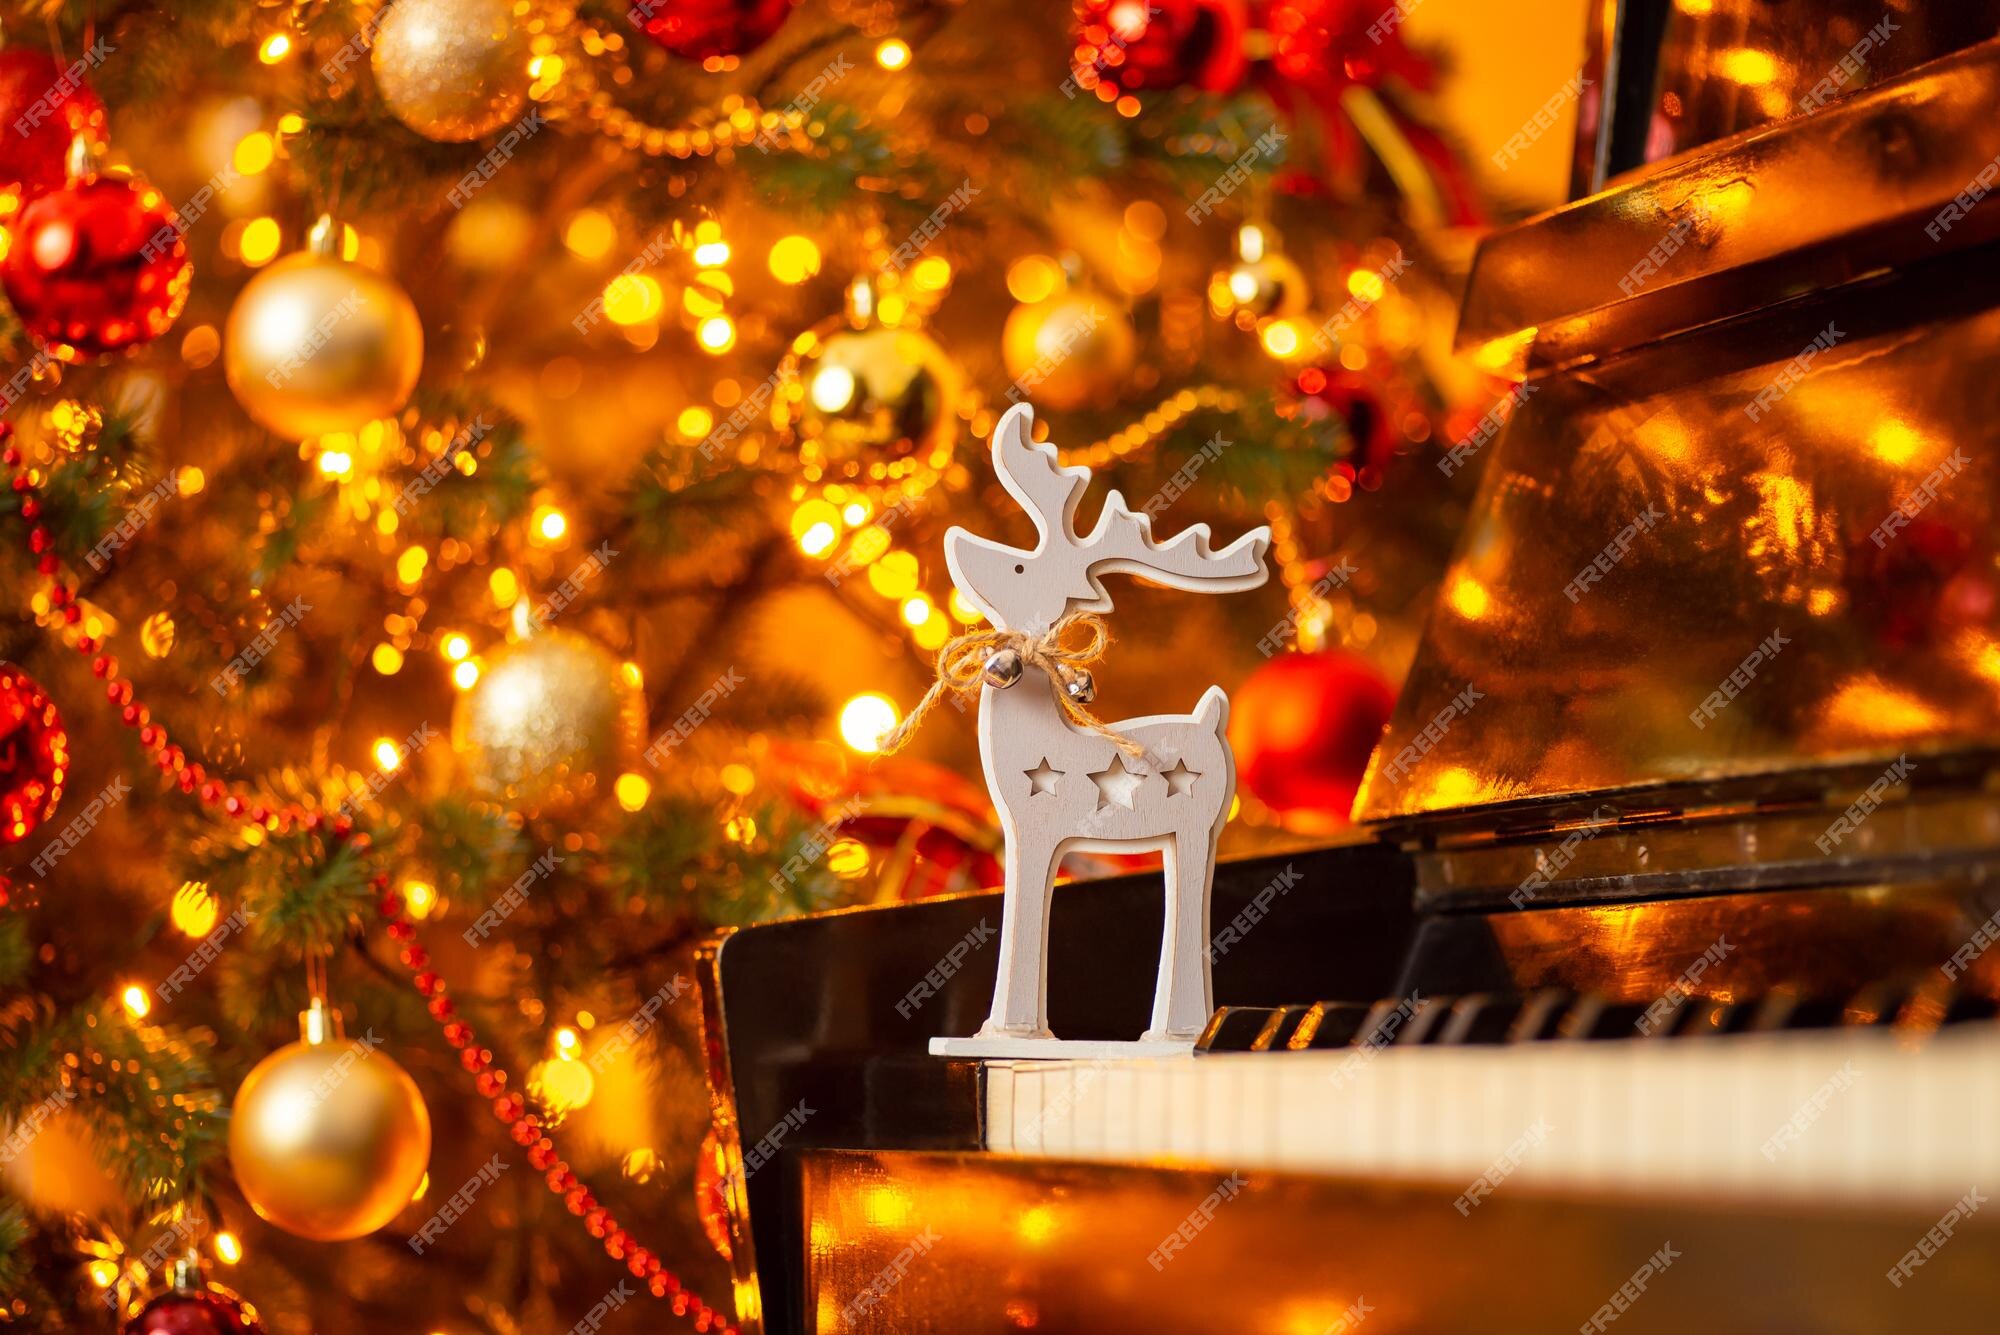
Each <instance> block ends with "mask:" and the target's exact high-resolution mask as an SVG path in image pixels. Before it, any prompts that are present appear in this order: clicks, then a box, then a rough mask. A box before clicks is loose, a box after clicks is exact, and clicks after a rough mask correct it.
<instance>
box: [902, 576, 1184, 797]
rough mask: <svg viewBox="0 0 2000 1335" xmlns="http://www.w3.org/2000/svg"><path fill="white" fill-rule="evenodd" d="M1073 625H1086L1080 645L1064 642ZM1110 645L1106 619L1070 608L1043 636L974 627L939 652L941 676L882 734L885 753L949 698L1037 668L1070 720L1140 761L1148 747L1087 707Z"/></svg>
mask: <svg viewBox="0 0 2000 1335" xmlns="http://www.w3.org/2000/svg"><path fill="white" fill-rule="evenodd" d="M1072 626H1076V627H1081V628H1082V629H1083V630H1085V631H1087V632H1088V633H1089V635H1090V638H1089V639H1088V640H1086V641H1084V642H1083V643H1082V644H1079V645H1065V644H1064V643H1063V642H1062V640H1063V636H1064V635H1065V634H1066V633H1067V632H1068V631H1069V629H1070V628H1071V627H1072ZM1110 647H1111V632H1110V631H1108V630H1106V629H1105V628H1104V622H1103V620H1102V619H1101V618H1099V617H1097V616H1094V615H1093V614H1091V613H1089V612H1067V613H1065V614H1064V615H1063V616H1062V617H1061V619H1059V620H1058V621H1057V622H1056V623H1055V624H1054V625H1053V626H1050V627H1049V628H1048V629H1047V630H1045V631H1043V632H1042V633H1041V634H1039V635H1030V634H1028V633H1027V632H1026V631H1019V630H975V631H969V632H967V633H966V634H964V635H960V636H958V637H957V638H955V639H954V640H952V641H951V643H949V644H947V645H945V647H944V648H942V649H940V650H938V656H937V680H936V681H934V682H932V683H931V688H930V689H929V690H928V691H925V692H924V698H923V699H921V700H919V701H917V707H916V708H915V709H912V710H911V711H910V715H909V717H908V718H906V719H904V720H903V721H902V722H901V723H898V724H897V725H896V726H895V727H894V728H892V729H891V730H890V731H889V732H888V733H887V734H885V735H884V736H883V738H882V741H881V754H883V755H888V754H890V753H891V752H893V751H897V750H900V749H901V748H902V746H903V744H904V743H906V742H908V741H909V740H910V738H911V737H912V736H914V735H915V733H916V731H917V726H918V725H919V724H921V723H922V722H923V721H924V716H925V715H926V714H928V713H930V712H931V710H932V709H934V708H936V707H937V705H938V702H939V701H941V700H943V699H944V698H945V696H947V695H955V696H957V697H958V698H959V699H961V700H972V699H974V698H975V697H977V696H978V694H979V690H980V688H981V687H982V686H985V685H989V684H990V685H993V686H995V687H1000V688H1005V687H1008V686H1012V685H1013V684H1014V683H1015V682H1017V681H1019V680H1020V679H1021V673H1022V669H1023V668H1024V667H1036V668H1040V669H1041V670H1042V672H1043V674H1044V675H1045V676H1046V677H1047V678H1048V683H1049V695H1050V696H1051V698H1053V699H1054V700H1055V702H1056V708H1057V709H1059V710H1061V711H1062V716H1063V717H1064V718H1065V719H1067V720H1069V722H1071V723H1072V724H1074V725H1076V726H1077V727H1079V728H1082V729H1083V730H1084V731H1085V732H1094V733H1096V734H1097V735H1098V736H1100V737H1103V738H1105V739H1106V740H1108V741H1109V742H1110V743H1111V744H1112V745H1113V746H1116V747H1117V748H1118V749H1119V750H1120V751H1123V752H1124V753H1125V754H1126V755H1128V756H1131V757H1132V758H1133V759H1134V760H1136V759H1138V758H1139V757H1140V756H1143V755H1144V754H1145V753H1146V748H1145V747H1143V746H1141V745H1140V744H1139V743H1137V742H1135V741H1133V740H1132V739H1131V738H1130V737H1126V736H1124V735H1122V734H1120V733H1118V732H1115V731H1113V730H1112V729H1111V728H1110V727H1108V726H1106V725H1105V724H1104V723H1102V722H1100V721H1099V720H1098V718H1097V717H1096V715H1094V714H1092V713H1091V712H1090V710H1089V709H1087V708H1086V707H1085V706H1087V705H1088V704H1089V703H1090V699H1091V696H1092V694H1093V692H1092V690H1091V685H1090V673H1089V671H1088V670H1087V669H1088V666H1089V665H1090V664H1092V663H1095V662H1096V661H1097V660H1098V659H1100V658H1102V657H1104V651H1105V650H1106V649H1108V648H1110Z"/></svg>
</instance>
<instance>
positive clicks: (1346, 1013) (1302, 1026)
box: [1289, 1001, 1374, 1052]
mask: <svg viewBox="0 0 2000 1335" xmlns="http://www.w3.org/2000/svg"><path fill="white" fill-rule="evenodd" d="M1373 1009H1374V1008H1373V1007H1372V1006H1364V1005H1359V1004H1357V1003H1354V1002H1347V1001H1322V1002H1318V1003H1316V1004H1314V1005H1313V1006H1311V1007H1309V1008H1308V1009H1307V1011H1306V1014H1305V1017H1304V1018H1303V1019H1301V1020H1300V1021H1299V1025H1298V1028H1296V1029H1294V1030H1293V1031H1292V1037H1291V1040H1290V1044H1289V1046H1290V1048H1291V1049H1292V1050H1293V1051H1295V1052H1296V1051H1300V1050H1302V1049H1307V1048H1314V1049H1317V1048H1344V1047H1346V1046H1347V1045H1348V1044H1350V1043H1352V1042H1353V1041H1354V1036H1355V1035H1356V1034H1358V1033H1360V1032H1361V1026H1362V1025H1363V1024H1364V1023H1365V1022H1366V1021H1367V1019H1368V1016H1369V1015H1370V1014H1371V1013H1372V1012H1373Z"/></svg>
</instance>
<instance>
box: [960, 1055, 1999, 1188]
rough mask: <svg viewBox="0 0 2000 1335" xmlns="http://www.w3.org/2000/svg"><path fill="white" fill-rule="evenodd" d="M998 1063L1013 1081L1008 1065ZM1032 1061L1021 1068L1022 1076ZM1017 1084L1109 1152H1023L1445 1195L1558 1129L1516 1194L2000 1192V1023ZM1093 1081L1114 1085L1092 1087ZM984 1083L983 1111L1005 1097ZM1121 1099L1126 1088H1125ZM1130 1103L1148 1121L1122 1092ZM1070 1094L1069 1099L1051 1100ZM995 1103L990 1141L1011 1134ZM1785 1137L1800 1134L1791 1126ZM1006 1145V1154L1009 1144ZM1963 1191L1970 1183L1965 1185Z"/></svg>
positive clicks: (1080, 1147)
mask: <svg viewBox="0 0 2000 1335" xmlns="http://www.w3.org/2000/svg"><path fill="white" fill-rule="evenodd" d="M995 1065H996V1066H997V1065H998V1064H995ZM1024 1065H1025V1064H1024ZM1040 1065H1044V1066H1053V1067H1071V1068H1073V1070H1072V1072H1071V1073H1070V1076H1069V1078H1067V1079H1063V1078H1050V1076H1051V1075H1052V1074H1053V1072H1045V1073H1043V1075H1042V1077H1041V1078H1040V1079H1039V1081H1038V1080H1035V1079H1032V1078H1031V1079H1027V1080H1023V1079H1021V1078H1020V1077H1019V1076H1018V1075H1017V1076H1016V1077H1015V1078H1014V1080H1013V1082H1012V1091H1011V1097H1012V1098H1013V1099H1014V1100H1015V1102H1016V1105H1017V1106H1016V1108H1015V1111H1014V1116H1013V1119H1012V1121H1013V1125H1014V1126H1016V1127H1017V1128H1018V1127H1022V1126H1025V1125H1027V1124H1029V1123H1030V1122H1031V1121H1032V1111H1033V1110H1031V1109H1026V1108H1023V1107H1020V1106H1018V1105H1019V1103H1020V1101H1021V1100H1022V1099H1023V1098H1024V1097H1026V1096H1027V1095H1028V1091H1030V1090H1031V1089H1033V1090H1039V1091H1040V1092H1041V1094H1042V1095H1043V1096H1045V1097H1051V1098H1054V1097H1066V1098H1068V1099H1070V1100H1073V1102H1074V1105H1075V1106H1074V1107H1073V1108H1072V1109H1070V1110H1069V1111H1068V1117H1069V1120H1070V1122H1071V1124H1072V1125H1076V1126H1080V1125H1083V1124H1084V1123H1085V1122H1086V1121H1089V1122H1090V1123H1091V1124H1093V1125H1095V1126H1097V1127H1101V1128H1103V1134H1102V1136H1101V1137H1099V1136H1096V1135H1092V1136H1087V1137H1086V1136H1080V1135H1079V1136H1072V1137H1071V1140H1070V1143H1069V1146H1068V1148H1066V1149H1064V1150H1061V1151H1058V1150H1057V1149H1056V1148H1055V1146H1056V1144H1057V1142H1058V1139H1059V1138H1058V1136H1057V1135H1055V1134H1054V1130H1053V1128H1054V1127H1055V1125H1056V1122H1055V1121H1054V1120H1053V1119H1052V1120H1051V1124H1050V1125H1051V1133H1050V1134H1049V1135H1046V1136H1044V1137H1042V1146H1041V1148H1037V1147H1036V1144H1035V1137H1033V1136H1031V1135H1022V1136H1020V1137H1019V1140H1020V1142H1021V1143H1019V1144H1017V1145H1016V1146H1015V1147H1014V1152H1016V1153H1022V1154H1028V1155H1044V1156H1055V1155H1058V1154H1060V1157H1077V1158H1084V1159H1091V1160H1099V1161H1107V1160H1108V1161H1126V1162H1129V1161H1133V1160H1140V1161H1161V1162H1166V1163H1201V1164H1205V1165H1217V1164H1220V1165H1225V1166H1229V1167H1245V1168H1271V1169H1278V1170H1292V1171H1315V1172H1337V1173H1349V1174H1357V1175H1367V1174H1378V1175H1391V1176H1402V1177H1415V1178H1421V1179H1435V1180H1437V1181H1439V1182H1440V1183H1442V1184H1449V1185H1450V1186H1452V1188H1453V1190H1454V1192H1456V1191H1459V1190H1462V1189H1463V1188H1464V1187H1465V1186H1466V1184H1468V1183H1470V1182H1471V1181H1472V1180H1473V1179H1474V1178H1476V1177H1478V1176H1480V1175H1481V1174H1483V1173H1485V1172H1486V1171H1487V1170H1488V1169H1489V1168H1491V1167H1492V1166H1493V1165H1494V1164H1495V1163H1496V1162H1499V1161H1501V1160H1502V1159H1503V1156H1508V1155H1509V1152H1510V1150H1512V1149H1514V1148H1515V1147H1516V1144H1517V1142H1518V1141H1519V1139H1520V1138H1521V1136H1522V1135H1523V1133H1524V1132H1526V1131H1528V1130H1529V1129H1530V1128H1531V1127H1534V1126H1535V1125H1537V1123H1538V1122H1539V1121H1541V1120H1544V1119H1545V1120H1546V1122H1547V1125H1548V1128H1549V1129H1548V1133H1547V1135H1546V1138H1545V1139H1544V1140H1543V1141H1542V1142H1541V1143H1540V1144H1537V1145H1536V1146H1534V1147H1533V1149H1532V1151H1531V1152H1523V1153H1521V1154H1519V1156H1518V1162H1516V1163H1515V1164H1514V1166H1513V1168H1512V1171H1511V1172H1510V1173H1509V1174H1508V1176H1507V1179H1506V1182H1505V1183H1504V1184H1502V1186H1501V1187H1499V1188H1497V1189H1498V1190H1505V1189H1507V1187H1509V1186H1512V1185H1514V1184H1516V1183H1519V1184H1521V1185H1523V1186H1527V1185H1530V1184H1539V1185H1543V1186H1550V1187H1563V1188H1589V1189H1592V1190H1606V1191H1615V1190H1671V1191H1674V1192H1677V1193H1680V1192H1695V1193H1701V1192H1707V1193H1721V1194H1725V1195H1740V1196H1744V1197H1775V1198H1787V1197H1791V1198H1796V1197H1800V1196H1804V1195H1811V1196H1813V1197H1814V1198H1818V1199H1842V1200H1854V1201H1857V1202H1871V1203H1872V1202H1887V1203H1892V1204H1898V1205H1906V1206H1911V1207H1923V1208H1929V1207H1931V1206H1932V1204H1933V1202H1934V1201H1935V1200H1937V1199H1944V1200H1950V1199H1955V1198H1956V1197H1957V1196H1958V1195H1961V1194H1963V1192H1964V1191H1965V1189H1966V1186H1967V1185H1968V1184H1971V1183H1974V1182H1990V1181H1993V1180H1996V1179H2000V1134H1995V1133H1994V1131H1993V1127H1992V1125H1991V1124H1992V1123H1993V1121H1994V1120H1995V1119H1993V1118H1992V1117H1991V1108H1992V1107H1993V1106H1994V1101H1995V1099H1996V1098H2000V1024H1993V1023H1980V1022H1966V1023H1960V1024H1956V1025H1950V1026H1947V1027H1945V1028H1943V1029H1940V1030H1938V1031H1937V1032H1935V1033H1934V1034H1933V1035H1931V1036H1930V1037H1929V1038H1927V1039H1921V1040H1916V1041H1913V1039H1912V1036H1911V1035H1910V1034H1907V1033H1901V1032H1897V1031H1892V1030H1889V1029H1885V1028H1882V1027H1878V1026H1873V1025H1868V1026H1856V1027H1848V1028H1841V1029H1818V1030H1800V1031H1780V1032H1775V1033H1743V1034H1735V1035H1726V1036H1718V1037H1716V1038H1714V1039H1711V1040H1710V1041H1706V1042H1698V1043H1696V1042H1678V1041H1671V1040H1670V1041H1665V1042H1657V1043H1656V1042H1644V1043H1628V1044H1620V1043H1609V1042H1580V1043H1540V1042H1531V1043H1521V1044H1512V1045H1492V1044H1489V1045H1484V1046H1469V1047H1464V1048H1452V1047H1446V1046H1442V1045H1439V1044H1424V1045H1421V1046H1415V1047H1402V1046H1398V1045H1394V1044H1390V1045H1386V1046H1373V1047H1371V1046H1354V1047H1350V1048H1348V1049H1346V1050H1342V1051H1335V1050H1326V1049H1311V1050H1302V1051H1295V1052H1290V1053H1286V1054H1283V1055H1282V1056H1280V1055H1277V1054H1258V1053H1235V1054H1232V1053H1219V1054H1216V1055H1213V1056H1205V1057H1199V1058H1193V1059H1190V1060H1187V1061H1091V1062H1054V1063H1041V1064H1040ZM1085 1071H1094V1072H1097V1073H1098V1076H1099V1078H1095V1079H1083V1078H1081V1076H1080V1073H1081V1072H1085ZM995 1074H996V1072H995V1071H992V1070H989V1079H988V1081H987V1084H986V1090H987V1098H988V1099H989V1101H992V1100H995V1099H999V1098H1005V1097H1008V1095H1006V1094H1004V1093H1001V1092H1000V1091H1003V1090H1006V1089H1007V1088H1008V1084H1007V1081H1006V1080H1005V1079H1004V1078H1001V1079H995V1078H993V1076H994V1075H995ZM1127 1082H1130V1083H1129V1084H1128V1083H1127ZM1128 1087H1129V1088H1134V1089H1136V1090H1137V1091H1138V1093H1137V1096H1136V1103H1137V1105H1138V1106H1137V1107H1127V1106H1124V1105H1125V1103H1126V1099H1125V1098H1124V1096H1123V1095H1121V1094H1120V1092H1119V1091H1120V1090H1121V1089H1124V1088H1128ZM1058 1090H1067V1091H1069V1093H1067V1094H1065V1095H1058V1094H1056V1093H1055V1092H1054V1091H1058ZM998 1111H999V1110H998V1109H997V1108H992V1107H990V1108H989V1114H990V1115H989V1120H988V1125H989V1126H996V1125H997V1122H996V1121H995V1119H994V1117H993V1116H991V1114H993V1113H997V1112H998ZM1786 1128H1790V1129H1789V1130H1787V1129H1786ZM992 1148H995V1149H1002V1148H1007V1146H1006V1145H1005V1144H1004V1143H1002V1141H1001V1140H1000V1139H999V1138H998V1137H997V1136H996V1137H995V1139H994V1142H993V1144H992ZM1954 1184H1956V1185H1954Z"/></svg>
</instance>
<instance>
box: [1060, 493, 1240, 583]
mask: <svg viewBox="0 0 2000 1335" xmlns="http://www.w3.org/2000/svg"><path fill="white" fill-rule="evenodd" d="M1208 538H1209V533H1208V525H1206V524H1190V525H1189V526H1188V527H1187V528H1185V529H1182V530H1181V531H1180V532H1179V533H1178V534H1176V535H1175V536H1174V537H1172V538H1170V539H1168V540H1167V541H1166V542H1163V543H1162V542H1156V541H1154V539H1153V517H1152V516H1151V515H1149V514H1135V513H1134V512H1133V511H1132V510H1130V509H1128V508H1127V507H1126V504H1125V498H1124V497H1123V496H1121V495H1119V494H1118V493H1117V492H1115V491H1114V492H1112V493H1111V494H1110V495H1109V496H1106V497H1105V498H1104V512H1103V513H1102V514H1100V515H1098V517H1097V527H1096V528H1094V529H1092V530H1091V531H1090V536H1089V537H1087V538H1085V539H1083V542H1082V546H1083V548H1084V550H1085V553H1086V554H1087V556H1088V558H1089V561H1090V567H1091V569H1092V570H1093V571H1095V570H1098V569H1100V568H1103V567H1105V566H1115V567H1116V568H1118V569H1122V570H1126V571H1129V572H1131V573H1133V574H1139V575H1151V576H1154V577H1156V578H1158V579H1159V582H1161V583H1163V584H1171V585H1173V586H1174V587H1176V588H1181V587H1187V586H1188V585H1189V584H1192V585H1194V586H1196V587H1199V588H1204V589H1206V588H1214V587H1216V586H1217V585H1218V584H1223V585H1234V584H1237V583H1238V582H1239V581H1245V580H1247V581H1249V583H1248V585H1246V586H1245V587H1251V588H1254V587H1255V586H1257V585H1259V584H1262V583H1263V582H1264V578H1265V570H1264V549H1265V548H1266V547H1267V546H1269V545H1270V541H1271V531H1270V530H1269V529H1268V528H1255V529H1252V530H1250V531H1249V532H1248V533H1245V534H1244V535H1243V536H1242V537H1240V538H1238V539H1237V540H1236V541H1235V542H1232V543H1230V544H1229V545H1228V546H1227V547H1225V548H1223V549H1222V550H1221V551H1219V552H1217V551H1211V550H1210V549H1209V545H1208Z"/></svg>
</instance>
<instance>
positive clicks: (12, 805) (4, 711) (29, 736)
mask: <svg viewBox="0 0 2000 1335" xmlns="http://www.w3.org/2000/svg"><path fill="white" fill-rule="evenodd" d="M68 774H69V735H68V734H67V733H65V732H64V731H63V725H62V718H61V716H60V715H58V714H57V713H56V706H55V702H54V701H53V700H50V699H49V697H48V693H47V692H46V691H44V690H43V689H42V688H41V686H40V685H38V684H37V683H36V681H35V679H34V678H33V677H30V676H29V675H28V674H27V673H25V672H23V671H21V669H19V668H17V667H15V666H14V665H13V664H12V663H0V844H15V843H19V842H20V841H21V840H23V839H26V838H27V837H28V836H29V835H31V834H33V833H34V832H35V827H36V826H38V825H40V824H41V823H42V822H43V821H45V820H47V819H48V818H49V816H50V815H51V814H52V813H53V812H54V811H55V809H56V803H57V802H58V801H60V800H61V798H62V791H63V780H64V779H65V778H66V777H68Z"/></svg>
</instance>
